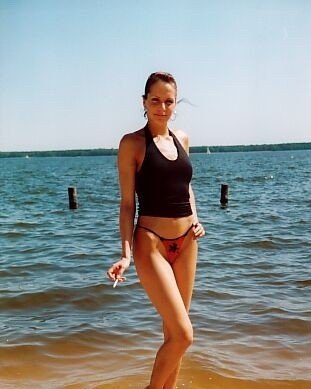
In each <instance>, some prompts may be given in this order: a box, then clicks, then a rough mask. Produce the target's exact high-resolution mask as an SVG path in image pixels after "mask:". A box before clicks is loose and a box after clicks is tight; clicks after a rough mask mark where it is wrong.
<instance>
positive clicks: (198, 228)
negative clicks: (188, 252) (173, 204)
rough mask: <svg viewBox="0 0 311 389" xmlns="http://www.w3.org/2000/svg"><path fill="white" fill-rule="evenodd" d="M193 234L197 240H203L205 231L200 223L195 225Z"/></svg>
mask: <svg viewBox="0 0 311 389" xmlns="http://www.w3.org/2000/svg"><path fill="white" fill-rule="evenodd" d="M193 233H194V237H195V239H198V238H202V236H204V235H205V230H204V227H203V226H202V224H201V223H199V222H198V223H195V224H194V225H193Z"/></svg>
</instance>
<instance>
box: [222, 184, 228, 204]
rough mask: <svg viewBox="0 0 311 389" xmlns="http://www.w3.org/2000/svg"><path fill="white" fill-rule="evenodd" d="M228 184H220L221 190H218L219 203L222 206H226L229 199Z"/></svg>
mask: <svg viewBox="0 0 311 389" xmlns="http://www.w3.org/2000/svg"><path fill="white" fill-rule="evenodd" d="M228 193H229V185H228V184H221V192H220V204H221V207H222V208H226V207H227V206H228V201H229V196H228Z"/></svg>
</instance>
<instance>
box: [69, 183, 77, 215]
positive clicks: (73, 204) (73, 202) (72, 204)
mask: <svg viewBox="0 0 311 389" xmlns="http://www.w3.org/2000/svg"><path fill="white" fill-rule="evenodd" d="M68 197H69V209H77V208H78V196H77V188H75V187H74V186H70V187H69V188H68Z"/></svg>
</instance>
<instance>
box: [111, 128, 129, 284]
mask: <svg viewBox="0 0 311 389" xmlns="http://www.w3.org/2000/svg"><path fill="white" fill-rule="evenodd" d="M118 170H119V184H120V195H121V200H120V213H119V225H120V236H121V245H122V251H121V259H120V260H119V261H118V262H116V263H115V264H113V265H112V266H111V268H110V269H109V270H108V272H107V274H108V277H109V278H110V279H111V280H116V279H118V280H120V281H123V280H124V277H123V273H124V271H125V270H126V269H127V268H128V267H129V265H130V262H131V251H132V239H133V229H134V217H135V210H136V207H135V172H136V159H135V145H133V140H132V137H131V135H125V136H124V137H123V138H122V140H121V142H120V145H119V152H118Z"/></svg>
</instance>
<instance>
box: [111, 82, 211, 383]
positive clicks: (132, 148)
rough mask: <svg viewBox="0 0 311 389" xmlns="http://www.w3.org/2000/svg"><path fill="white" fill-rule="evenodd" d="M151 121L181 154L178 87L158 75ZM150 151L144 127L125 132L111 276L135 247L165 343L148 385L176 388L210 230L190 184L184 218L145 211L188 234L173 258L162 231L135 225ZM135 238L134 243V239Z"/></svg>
mask: <svg viewBox="0 0 311 389" xmlns="http://www.w3.org/2000/svg"><path fill="white" fill-rule="evenodd" d="M143 104H144V108H145V110H146V111H147V117H148V126H149V129H150V131H151V134H152V136H153V139H154V142H155V143H156V146H157V147H158V149H159V150H160V151H161V152H162V154H163V155H165V156H166V157H167V158H168V159H172V160H174V159H176V158H177V150H176V147H175V144H174V142H173V139H172V137H171V136H170V135H169V132H168V121H169V119H170V117H171V115H172V113H173V112H174V109H175V107H176V89H175V86H174V85H173V84H171V83H168V82H163V81H160V80H159V81H157V82H156V83H154V84H153V85H152V87H151V88H150V91H149V93H148V95H147V96H145V97H144V99H143ZM174 134H175V135H176V137H177V138H178V139H179V141H180V143H181V144H182V145H183V147H184V148H185V150H186V151H187V152H189V145H188V137H187V135H186V134H185V133H184V132H182V131H180V130H175V131H174ZM144 155H145V137H144V130H143V129H141V130H138V131H136V132H133V133H130V134H127V135H125V136H124V137H123V138H122V140H121V142H120V147H119V154H118V168H119V182H120V192H121V202H120V234H121V241H122V255H121V259H120V261H118V262H116V263H115V264H114V265H112V266H111V268H110V269H109V270H108V272H107V273H108V276H109V278H110V279H111V280H113V281H114V280H116V279H119V280H120V281H124V279H125V278H124V276H123V273H124V271H125V270H126V269H127V268H128V266H129V265H130V260H131V251H133V257H134V262H135V266H136V270H137V274H138V277H139V279H140V282H141V284H142V286H143V288H144V289H145V291H146V293H147V295H148V297H149V299H150V301H151V302H152V304H153V305H154V307H155V308H156V310H157V311H158V312H159V314H160V316H161V318H162V320H163V333H164V343H163V344H162V346H161V347H160V349H159V350H158V352H157V355H156V358H155V362H154V366H153V370H152V374H151V379H150V384H149V386H148V387H147V388H148V389H175V387H176V381H177V376H178V372H179V368H180V363H181V358H182V356H183V354H184V352H185V351H186V349H187V348H188V347H189V346H190V345H191V343H192V340H193V330H192V325H191V322H190V319H189V315H188V312H189V308H190V303H191V297H192V291H193V285H194V277H195V271H196V259H197V238H200V237H202V236H203V235H204V234H205V231H204V228H203V227H202V225H201V224H200V223H198V218H197V213H196V207H195V199H194V195H193V191H192V189H191V186H190V187H189V191H190V203H191V208H192V212H193V214H192V215H191V216H187V217H182V218H163V217H161V218H160V217H150V216H140V218H139V224H140V225H143V226H145V227H148V228H150V229H152V230H153V231H155V232H157V233H159V234H160V235H161V236H165V237H166V238H174V237H176V236H180V235H182V234H183V233H184V232H185V231H186V230H187V229H188V228H189V226H190V225H191V224H195V227H193V228H192V231H190V232H189V234H188V235H187V236H186V238H185V240H184V243H183V246H182V250H181V253H180V254H179V256H178V257H177V258H176V260H175V261H174V263H173V264H169V262H168V261H167V259H166V258H165V255H166V253H165V249H164V246H163V244H162V242H161V241H160V240H159V238H158V237H157V236H155V235H154V234H152V233H151V232H149V231H146V230H143V229H140V228H138V229H136V230H135V231H134V216H135V210H136V204H135V174H136V172H137V171H139V169H140V167H141V165H142V163H143V159H144ZM132 242H133V245H132Z"/></svg>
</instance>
